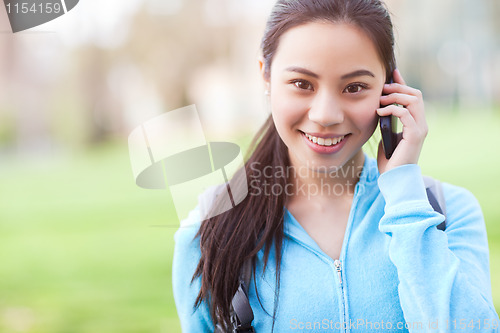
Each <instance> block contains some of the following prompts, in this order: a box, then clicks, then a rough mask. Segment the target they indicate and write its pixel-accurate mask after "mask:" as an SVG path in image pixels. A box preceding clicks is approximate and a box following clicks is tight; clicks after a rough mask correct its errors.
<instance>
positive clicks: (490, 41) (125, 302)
mask: <svg viewBox="0 0 500 333" xmlns="http://www.w3.org/2000/svg"><path fill="white" fill-rule="evenodd" d="M386 2H387V4H388V6H389V8H390V10H391V12H392V13H393V19H394V23H395V31H396V37H397V60H398V67H399V68H400V70H401V72H402V73H403V75H404V76H405V79H406V81H407V83H408V84H410V85H411V86H414V87H416V88H419V89H421V90H422V91H423V93H424V96H425V100H426V110H427V114H428V118H429V125H430V133H429V137H428V139H427V141H426V145H425V148H424V151H423V153H422V157H421V165H422V168H423V170H424V172H425V173H427V174H429V175H432V176H434V177H437V178H439V179H441V180H443V181H447V182H450V183H453V184H456V185H460V186H464V187H466V188H468V189H469V190H471V191H472V192H473V193H474V194H475V195H476V197H477V198H478V200H479V201H480V203H481V205H482V207H483V211H484V215H485V220H486V224H487V229H488V236H489V246H490V266H491V278H492V288H493V297H494V302H495V305H496V308H497V310H498V309H500V286H499V285H498V282H499V281H500V268H499V265H498V264H499V263H500V226H499V222H500V208H499V206H498V196H497V191H498V185H499V183H500V182H499V181H498V180H497V175H496V172H495V171H496V168H497V166H498V165H499V164H500V155H499V154H498V150H499V148H498V147H499V144H500V131H499V129H500V40H499V39H498V33H499V32H500V23H499V22H500V21H498V20H496V18H498V17H500V2H498V1H496V0H440V1H431V0H421V1H412V0H390V1H389V0H387V1H386ZM272 4H273V1H264V0H238V1H235V0H169V1H162V0H126V1H123V0H121V1H120V0H106V1H104V2H103V1H98V0H81V1H80V3H79V4H78V6H77V7H75V8H74V9H73V10H72V11H70V12H69V13H68V14H66V15H64V16H62V17H60V18H59V19H56V20H54V21H52V22H49V23H47V24H44V25H42V26H40V27H37V28H34V29H31V30H28V31H26V32H22V33H17V34H12V33H11V32H10V26H9V23H8V20H7V16H6V13H5V11H4V10H3V7H2V9H1V10H0V87H1V89H0V253H1V265H0V332H37V333H63V332H65V333H66V332H72V333H80V332H82V333H83V332H92V333H94V332H120V333H127V332H180V326H179V323H178V319H177V316H176V310H175V305H174V302H173V297H172V285H171V260H172V251H173V233H174V232H175V230H176V227H166V225H170V226H171V225H178V219H177V216H176V213H175V210H174V207H173V204H172V200H171V197H170V194H169V192H168V191H149V190H143V189H140V188H138V187H136V186H135V183H134V179H133V177H132V172H131V169H130V162H129V157H128V151H127V136H128V134H129V133H130V132H131V130H132V129H133V128H135V127H136V126H138V125H140V124H141V123H142V122H144V121H146V120H149V119H151V118H153V117H154V116H156V115H159V114H161V113H164V112H167V111H169V110H173V109H176V108H179V107H183V106H186V105H189V104H196V105H197V108H198V111H199V113H200V118H201V121H202V124H203V127H204V130H205V133H206V136H207V139H208V140H213V141H215V140H222V141H231V142H235V143H238V144H240V146H241V147H242V149H243V150H244V151H246V148H247V147H248V142H249V140H250V138H251V137H252V134H253V133H255V131H256V130H257V129H258V127H259V126H260V125H261V124H262V122H263V121H264V119H265V118H266V117H267V115H268V114H269V110H268V108H267V105H266V104H265V100H264V96H263V85H262V84H261V81H260V78H259V73H258V70H257V68H258V67H257V57H258V56H259V42H260V37H261V35H262V33H263V29H264V24H265V19H266V18H267V15H268V14H269V10H270V8H271V6H272Z"/></svg>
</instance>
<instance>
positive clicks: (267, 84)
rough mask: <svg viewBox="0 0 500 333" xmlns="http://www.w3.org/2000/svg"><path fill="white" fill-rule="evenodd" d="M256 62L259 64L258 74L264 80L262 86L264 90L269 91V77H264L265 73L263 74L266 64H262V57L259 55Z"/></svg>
mask: <svg viewBox="0 0 500 333" xmlns="http://www.w3.org/2000/svg"><path fill="white" fill-rule="evenodd" d="M258 64H259V71H260V76H261V77H262V80H263V81H264V87H265V89H266V91H269V90H270V86H271V84H270V82H269V79H266V75H265V71H266V66H265V64H264V58H263V57H259V59H258Z"/></svg>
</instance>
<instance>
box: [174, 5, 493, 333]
mask: <svg viewBox="0 0 500 333" xmlns="http://www.w3.org/2000/svg"><path fill="white" fill-rule="evenodd" d="M393 47H394V37H393V31H392V23H391V19H390V17H389V14H388V12H387V10H386V8H385V6H384V5H383V4H382V3H381V2H380V1H379V0H279V1H278V2H277V3H276V5H275V7H274V9H273V11H272V14H271V16H270V18H269V20H268V23H267V27H266V31H265V34H264V37H263V40H262V59H261V60H260V67H261V72H262V77H263V80H264V83H265V85H266V92H265V93H266V95H268V98H269V105H270V107H271V113H272V114H271V116H270V117H269V119H268V120H267V122H266V123H265V125H264V126H263V127H262V129H261V130H260V132H259V133H258V134H257V136H256V137H255V139H254V142H253V145H252V147H255V149H254V150H253V149H252V150H251V151H253V153H252V154H251V156H250V158H249V159H248V160H247V162H246V164H245V171H246V174H247V178H246V179H245V181H246V182H247V185H248V188H249V194H248V196H247V197H246V198H245V200H244V201H243V202H241V203H240V204H239V205H237V206H236V207H235V208H234V209H232V210H230V211H228V212H226V213H223V214H220V215H218V216H215V217H213V218H209V219H207V220H203V216H200V210H199V207H197V208H196V209H195V210H193V211H192V212H191V214H190V215H189V217H188V218H187V221H183V225H187V224H192V227H185V228H180V229H179V230H178V231H177V233H176V235H175V241H176V247H175V255H174V264H173V286H174V297H175V301H176V306H177V310H178V314H179V317H180V320H181V324H182V328H183V331H184V332H211V331H213V330H214V327H215V325H216V323H217V322H218V323H219V324H220V325H222V326H225V327H231V325H230V322H229V312H230V304H231V299H232V297H233V294H234V293H235V291H236V290H237V288H238V277H239V275H240V270H241V269H242V266H243V263H244V262H245V261H246V260H251V262H252V263H253V267H252V268H253V274H252V278H251V282H250V285H249V290H248V297H249V300H250V305H251V306H252V309H253V313H254V320H253V327H254V328H255V330H256V332H259V333H260V332H271V331H273V330H275V331H277V332H288V331H293V330H301V331H302V330H309V331H311V330H313V331H322V330H342V331H351V330H358V331H360V332H362V331H370V332H372V331H418V330H423V331H433V332H438V331H442V332H444V331H453V330H455V329H456V330H458V329H461V327H462V325H464V323H465V325H466V327H467V329H466V330H467V331H475V330H480V331H481V332H488V331H494V330H495V328H496V327H494V326H493V325H495V323H496V324H498V322H497V321H498V315H497V314H496V312H495V309H494V307H493V305H492V297H491V290H490V288H491V283H490V279H489V259H488V245H487V238H486V231H485V226H484V221H483V217H482V213H481V209H480V207H479V205H478V203H477V201H476V199H475V198H474V196H473V195H472V194H471V193H470V192H468V191H467V190H465V189H462V188H459V187H456V186H453V185H450V184H443V190H444V195H445V198H446V206H447V211H448V214H447V217H446V230H445V232H443V231H441V230H438V229H437V228H436V226H437V225H439V224H441V223H442V222H443V221H444V219H445V217H444V216H443V215H442V214H439V213H437V212H436V211H434V209H433V208H432V207H431V205H430V204H429V201H428V199H427V196H426V191H425V186H424V183H423V181H422V175H421V170H420V168H419V166H418V164H417V163H418V159H419V155H420V152H421V149H422V146H423V143H424V139H425V137H426V134H427V125H426V120H425V113H424V103H423V98H422V94H421V93H420V91H418V90H416V89H413V88H411V87H409V86H407V85H406V84H405V81H404V79H403V77H402V75H401V73H400V72H399V71H398V70H395V69H394V68H395V61H394V52H393ZM391 79H393V80H394V83H392V84H391V83H390V82H391ZM388 115H393V116H395V117H398V118H399V120H400V121H401V123H402V124H403V131H402V137H401V138H400V142H399V144H398V145H397V147H396V150H395V151H394V153H393V155H392V157H391V158H390V159H389V160H387V159H386V158H385V156H384V154H383V153H382V150H381V148H380V147H379V154H378V159H377V160H374V159H372V158H369V157H368V156H366V155H365V154H364V153H363V151H362V149H361V148H362V146H363V145H364V144H365V143H366V142H367V140H368V139H369V138H370V137H371V136H372V134H373V133H374V131H375V129H376V127H377V123H378V119H379V117H380V116H388ZM255 145H256V146H255ZM202 220H203V221H202ZM468 325H471V326H468Z"/></svg>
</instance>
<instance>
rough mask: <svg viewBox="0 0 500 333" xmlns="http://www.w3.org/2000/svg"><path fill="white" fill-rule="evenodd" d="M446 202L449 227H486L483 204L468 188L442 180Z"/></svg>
mask: <svg viewBox="0 0 500 333" xmlns="http://www.w3.org/2000/svg"><path fill="white" fill-rule="evenodd" d="M442 187H443V194H444V197H445V202H446V219H447V227H446V228H447V229H450V230H452V229H456V228H458V227H465V226H467V227H468V228H472V227H475V228H479V229H484V230H485V229H486V228H485V225H484V217H483V213H482V210H481V205H480V204H479V201H478V200H477V198H476V196H475V195H474V194H473V193H472V192H471V191H470V190H468V189H466V188H464V187H461V186H457V185H453V184H450V183H446V182H442Z"/></svg>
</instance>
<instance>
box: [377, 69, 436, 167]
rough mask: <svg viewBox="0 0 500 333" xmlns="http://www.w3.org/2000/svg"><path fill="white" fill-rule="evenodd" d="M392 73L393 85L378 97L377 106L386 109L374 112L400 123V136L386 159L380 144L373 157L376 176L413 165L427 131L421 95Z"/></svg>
mask: <svg viewBox="0 0 500 333" xmlns="http://www.w3.org/2000/svg"><path fill="white" fill-rule="evenodd" d="M393 74H394V75H393V78H394V82H395V83H392V84H386V85H385V86H384V90H383V93H385V94H387V95H385V96H381V97H380V104H381V105H386V106H385V107H381V108H380V109H377V113H378V115H379V116H389V115H391V114H392V115H394V116H396V117H398V118H399V120H400V121H401V123H402V124H403V133H400V134H398V139H400V141H399V143H398V145H397V147H396V149H395V150H394V153H393V154H392V157H391V158H390V159H389V160H388V159H386V158H385V155H384V151H383V148H382V142H380V144H379V148H378V157H377V161H378V169H379V172H380V174H382V173H384V172H386V171H389V170H390V169H392V168H395V167H397V166H401V165H405V164H417V163H418V158H419V156H420V152H421V151H422V146H423V145H424V140H425V137H426V136H427V132H428V127H427V122H426V120H425V109H424V100H423V98H422V93H421V92H420V90H418V89H414V88H411V87H408V86H407V85H406V83H405V81H404V80H403V77H402V76H401V73H400V72H399V70H397V69H396V70H394V73H393ZM393 103H397V104H400V105H393Z"/></svg>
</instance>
